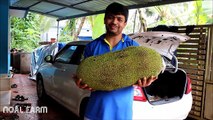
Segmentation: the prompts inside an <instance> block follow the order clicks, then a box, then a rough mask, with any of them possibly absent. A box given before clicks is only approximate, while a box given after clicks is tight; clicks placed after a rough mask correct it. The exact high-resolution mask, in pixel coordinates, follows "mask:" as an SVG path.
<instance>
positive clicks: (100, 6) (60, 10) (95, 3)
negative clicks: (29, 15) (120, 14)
mask: <svg viewBox="0 0 213 120" xmlns="http://www.w3.org/2000/svg"><path fill="white" fill-rule="evenodd" d="M186 1H192V0H10V8H13V9H19V10H26V11H31V12H35V13H39V14H43V15H47V16H53V17H56V18H58V20H64V19H71V18H76V17H83V16H89V15H95V14H100V13H103V12H104V10H105V8H106V7H107V5H109V4H110V3H112V2H118V3H121V4H123V5H125V6H127V7H128V8H129V9H133V8H142V7H150V6H156V5H164V4H172V3H179V2H186Z"/></svg>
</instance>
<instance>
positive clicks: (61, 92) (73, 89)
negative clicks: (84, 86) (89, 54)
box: [54, 45, 85, 108]
mask: <svg viewBox="0 0 213 120" xmlns="http://www.w3.org/2000/svg"><path fill="white" fill-rule="evenodd" d="M84 48H85V46H84V45H71V46H69V47H67V48H66V49H64V50H63V51H64V52H62V53H61V54H60V55H58V56H57V57H56V58H55V64H54V65H55V67H57V69H56V71H55V73H54V76H55V77H54V84H55V86H56V87H57V88H56V89H57V91H58V95H57V96H58V99H59V100H60V101H62V102H63V104H65V105H66V106H67V105H68V106H69V108H74V107H75V106H76V105H77V103H78V99H79V98H80V96H81V95H82V94H81V93H82V92H83V90H81V89H79V88H78V87H77V86H76V84H75V81H74V80H73V79H72V76H73V75H74V74H76V69H77V67H78V65H79V64H80V61H81V60H82V59H83V51H84Z"/></svg>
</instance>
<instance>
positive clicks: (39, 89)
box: [36, 75, 47, 100]
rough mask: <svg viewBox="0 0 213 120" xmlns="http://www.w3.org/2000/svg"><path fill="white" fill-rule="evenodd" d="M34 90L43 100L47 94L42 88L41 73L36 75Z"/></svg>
mask: <svg viewBox="0 0 213 120" xmlns="http://www.w3.org/2000/svg"><path fill="white" fill-rule="evenodd" d="M36 91H37V96H38V99H39V100H45V99H46V98H47V94H46V92H45V89H44V83H43V79H42V76H41V75H38V76H37V77H36Z"/></svg>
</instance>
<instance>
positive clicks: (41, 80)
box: [36, 41, 90, 116]
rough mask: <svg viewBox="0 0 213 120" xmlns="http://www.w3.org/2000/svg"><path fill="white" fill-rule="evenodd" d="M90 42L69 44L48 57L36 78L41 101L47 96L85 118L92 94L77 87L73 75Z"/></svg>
mask: <svg viewBox="0 0 213 120" xmlns="http://www.w3.org/2000/svg"><path fill="white" fill-rule="evenodd" d="M87 43H89V41H76V42H71V43H68V44H67V45H66V46H65V47H64V48H63V49H62V50H60V51H59V52H58V53H57V54H56V55H55V56H52V55H47V56H46V57H45V62H44V63H43V64H42V65H41V66H40V68H39V70H38V74H37V76H36V81H37V94H38V98H39V99H41V100H42V99H43V100H44V99H45V98H46V95H48V96H50V97H52V98H53V99H55V100H56V101H57V102H59V103H60V104H62V105H63V106H65V107H67V108H68V109H69V110H70V111H72V112H73V113H75V114H76V115H79V116H83V114H84V110H85V106H86V103H87V101H88V97H89V96H90V92H89V91H87V90H83V89H80V88H78V87H77V86H76V84H75V81H74V80H73V79H72V75H73V74H75V72H76V69H77V67H78V65H79V64H80V62H81V60H82V59H83V52H84V48H85V46H86V44H87Z"/></svg>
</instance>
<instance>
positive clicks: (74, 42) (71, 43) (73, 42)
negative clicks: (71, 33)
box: [67, 40, 91, 45]
mask: <svg viewBox="0 0 213 120" xmlns="http://www.w3.org/2000/svg"><path fill="white" fill-rule="evenodd" d="M89 42H91V40H87V41H82V40H81V41H72V42H69V43H67V45H76V44H77V45H86V44H88V43H89Z"/></svg>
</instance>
